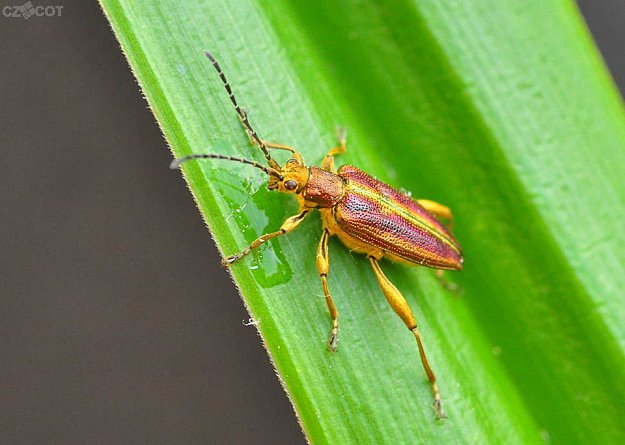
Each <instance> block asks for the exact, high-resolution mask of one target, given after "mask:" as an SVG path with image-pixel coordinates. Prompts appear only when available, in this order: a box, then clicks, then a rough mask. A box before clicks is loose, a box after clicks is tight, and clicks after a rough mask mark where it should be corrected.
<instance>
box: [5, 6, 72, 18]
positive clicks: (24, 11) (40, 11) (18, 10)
mask: <svg viewBox="0 0 625 445" xmlns="http://www.w3.org/2000/svg"><path fill="white" fill-rule="evenodd" d="M62 11H63V6H34V5H33V2H26V3H24V4H23V5H21V6H5V7H4V8H2V15H3V16H5V17H23V18H24V20H26V19H29V18H31V17H61V13H62Z"/></svg>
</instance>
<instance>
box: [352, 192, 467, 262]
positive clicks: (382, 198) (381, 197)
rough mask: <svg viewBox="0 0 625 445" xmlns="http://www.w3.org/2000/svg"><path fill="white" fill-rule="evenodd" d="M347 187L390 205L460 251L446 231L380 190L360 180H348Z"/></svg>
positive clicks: (456, 250)
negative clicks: (355, 181)
mask: <svg viewBox="0 0 625 445" xmlns="http://www.w3.org/2000/svg"><path fill="white" fill-rule="evenodd" d="M349 187H350V188H351V189H353V191H354V192H358V193H361V194H362V195H364V196H365V197H366V198H369V199H370V200H372V201H378V200H379V201H382V202H384V203H385V204H387V205H388V206H389V207H391V208H392V209H393V210H395V211H397V212H398V213H400V214H401V215H402V216H404V217H405V218H406V219H407V220H409V221H411V222H413V223H414V224H415V225H416V226H417V227H419V228H421V229H423V230H425V231H426V232H428V233H429V234H430V235H432V236H433V237H435V238H437V239H440V240H441V241H443V242H444V243H445V244H447V245H448V246H449V247H451V248H452V249H453V250H454V251H455V252H457V253H460V249H459V248H458V246H457V245H456V243H454V242H453V241H452V240H451V239H450V238H449V237H448V236H447V234H446V233H444V232H441V231H440V230H439V229H438V227H436V226H434V225H432V223H430V222H429V221H427V220H424V219H421V218H419V216H418V215H415V214H414V213H412V212H411V211H410V210H409V209H406V208H405V207H404V206H402V205H401V204H400V203H398V202H396V201H393V200H391V199H388V198H387V197H386V196H385V195H384V194H382V193H380V192H378V191H376V190H373V189H372V188H370V187H367V186H366V185H365V184H362V183H360V182H358V183H354V182H353V181H350V182H349Z"/></svg>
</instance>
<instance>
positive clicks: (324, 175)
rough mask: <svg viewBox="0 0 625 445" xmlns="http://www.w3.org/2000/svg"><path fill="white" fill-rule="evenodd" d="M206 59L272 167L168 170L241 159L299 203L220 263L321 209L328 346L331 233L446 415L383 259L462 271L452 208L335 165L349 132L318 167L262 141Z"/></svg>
mask: <svg viewBox="0 0 625 445" xmlns="http://www.w3.org/2000/svg"><path fill="white" fill-rule="evenodd" d="M206 56H207V57H208V58H209V59H210V61H211V63H212V65H213V67H214V68H215V70H216V71H217V74H218V75H219V77H220V78H221V81H222V83H223V85H224V87H225V89H226V91H227V92H228V95H229V97H230V100H231V101H232V104H233V105H234V108H235V110H236V112H237V114H238V115H239V118H240V120H241V122H242V124H243V126H244V128H245V130H246V132H247V134H248V136H249V138H250V140H251V142H252V143H253V144H254V145H256V146H258V147H259V148H260V149H261V150H262V152H263V154H264V156H265V159H266V161H267V166H264V165H261V164H259V163H257V162H255V161H251V160H248V159H242V158H237V157H233V156H227V155H220V154H191V155H188V156H185V157H182V158H179V159H176V160H174V161H173V162H172V164H171V166H170V167H171V168H174V169H175V168H178V167H179V166H180V164H182V163H183V162H187V161H189V160H192V159H223V160H230V161H236V162H241V163H244V164H248V165H251V166H254V167H256V168H258V169H261V170H263V171H264V172H265V173H266V174H267V175H268V176H269V184H268V187H269V189H270V190H277V191H279V192H283V193H290V194H293V195H295V197H296V198H297V201H298V203H299V212H298V213H297V214H296V215H294V216H291V217H290V218H287V219H286V221H284V223H283V224H282V226H281V227H280V229H279V230H278V231H276V232H272V233H268V234H266V235H262V236H261V237H259V238H257V239H256V240H255V241H253V242H252V243H251V244H250V245H249V246H248V247H247V248H246V249H244V250H243V251H241V252H239V253H237V254H235V255H232V256H229V257H227V258H225V259H224V260H223V264H224V265H227V266H228V265H231V264H233V263H235V262H236V261H238V260H239V259H241V258H243V257H244V256H245V255H247V254H249V253H250V252H251V251H252V250H253V249H256V248H257V247H259V246H261V245H262V244H263V243H265V242H267V240H270V239H272V238H275V237H277V236H281V235H284V234H286V233H289V232H292V231H293V230H295V229H296V228H297V226H298V225H299V224H300V223H301V222H302V221H303V220H304V218H305V217H306V216H307V215H308V214H309V213H310V212H311V211H312V210H313V209H318V210H319V212H320V214H321V220H322V224H323V232H322V234H321V241H320V242H319V246H318V249H317V268H318V270H319V276H320V279H321V285H322V287H323V293H324V295H325V301H326V303H327V306H328V309H329V312H330V318H331V322H332V327H331V330H330V335H329V338H328V349H329V350H330V351H336V350H337V345H338V334H339V323H338V310H337V308H336V306H335V305H334V302H333V301H332V297H331V295H330V290H329V288H328V281H327V277H328V274H329V272H330V267H329V257H328V238H329V237H331V236H334V235H336V236H337V237H338V238H339V239H340V241H341V242H342V243H343V244H344V245H345V246H347V247H348V248H349V249H350V250H352V251H354V252H357V253H361V254H364V255H366V256H367V258H368V259H369V262H370V263H371V267H372V268H373V272H374V275H375V277H376V279H377V281H378V283H379V285H380V287H381V289H382V293H383V294H384V296H385V297H386V300H387V301H388V303H389V304H390V306H391V307H392V308H393V310H394V311H395V312H396V313H397V315H399V317H400V318H401V319H402V320H403V322H404V323H405V325H406V327H407V328H408V329H409V330H410V331H411V332H412V333H413V334H414V337H415V339H416V342H417V346H418V349H419V355H420V357H421V363H422V365H423V368H424V370H425V373H426V374H427V377H428V380H429V382H430V385H431V388H432V392H433V395H434V402H433V405H432V406H433V408H434V410H435V412H436V416H437V418H444V417H446V414H445V410H444V409H443V404H442V401H441V396H440V392H439V389H438V385H437V384H436V375H435V374H434V372H433V371H432V368H431V367H430V364H429V362H428V359H427V356H426V354H425V350H424V347H423V342H422V340H421V335H420V334H419V330H418V329H417V322H416V320H415V317H414V315H413V313H412V310H411V309H410V307H409V306H408V303H407V302H406V300H405V299H404V297H403V296H402V294H401V293H400V292H399V290H398V289H397V288H396V287H395V286H394V285H393V284H392V283H391V282H390V281H389V279H388V278H387V277H386V275H384V272H382V269H381V268H380V264H379V262H380V260H381V259H382V258H386V259H388V260H391V261H394V262H400V263H405V264H410V265H422V266H427V267H431V268H434V269H437V274H439V273H441V272H442V270H444V269H449V270H460V269H462V263H463V254H462V249H461V247H460V244H459V243H458V242H457V241H456V239H455V238H454V237H453V235H452V234H451V231H450V230H449V228H448V226H446V225H445V224H443V223H442V222H441V221H439V219H440V220H445V221H447V222H448V223H449V224H451V221H452V214H451V210H450V209H449V208H448V207H446V206H444V205H442V204H438V203H436V202H434V201H429V200H413V199H412V198H410V197H409V196H407V195H406V194H404V193H402V192H400V191H398V190H396V189H394V188H393V187H391V186H389V185H387V184H385V183H383V182H381V181H378V180H377V179H375V178H373V177H372V176H370V175H368V174H367V173H365V172H363V171H361V170H359V169H357V168H356V167H353V166H351V165H343V166H342V167H340V168H339V169H338V170H335V168H334V156H335V155H337V154H340V153H344V152H345V151H346V137H345V136H346V134H345V131H344V130H343V131H340V132H339V135H338V136H339V137H338V139H339V141H338V145H337V146H336V147H334V148H332V149H331V150H330V151H329V152H328V154H327V155H326V156H325V158H324V159H323V161H322V163H321V165H320V166H319V167H316V166H307V165H306V164H305V163H304V160H303V158H302V155H301V154H300V153H298V152H297V151H296V150H295V149H294V148H292V147H290V146H288V145H283V144H275V143H271V142H267V141H265V140H263V139H260V138H259V136H258V134H257V133H256V131H255V130H254V129H253V127H252V126H251V124H250V122H249V120H248V117H247V113H246V112H245V111H243V110H242V109H241V108H240V107H239V104H238V103H237V100H236V98H235V96H234V94H233V92H232V89H231V87H230V84H229V83H228V81H227V79H226V76H225V75H224V73H223V71H222V70H221V67H220V66H219V63H218V62H217V60H215V58H214V57H213V55H212V54H211V53H209V52H206ZM269 149H278V150H286V151H288V152H290V153H291V156H292V158H291V159H290V160H289V161H287V162H286V163H285V164H284V165H283V166H280V165H279V164H278V162H277V161H275V160H274V159H273V158H272V157H271V155H270V154H269ZM439 276H440V275H439Z"/></svg>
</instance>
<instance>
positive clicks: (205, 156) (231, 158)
mask: <svg viewBox="0 0 625 445" xmlns="http://www.w3.org/2000/svg"><path fill="white" fill-rule="evenodd" d="M192 159H223V160H225V161H236V162H241V163H243V164H247V165H251V166H252V167H256V168H259V169H261V170H262V171H264V172H265V173H267V174H268V175H269V176H275V177H276V178H278V179H279V180H280V181H282V180H283V179H284V177H283V176H282V175H281V174H280V173H279V172H278V171H277V170H276V169H275V168H271V167H265V166H264V165H260V164H259V163H258V162H254V161H250V160H249V159H243V158H235V157H234V156H227V155H219V154H193V155H187V156H183V157H182V158H178V159H174V160H173V161H171V164H169V168H170V169H172V170H176V169H177V168H178V167H180V165H181V164H183V163H185V162H187V161H190V160H192Z"/></svg>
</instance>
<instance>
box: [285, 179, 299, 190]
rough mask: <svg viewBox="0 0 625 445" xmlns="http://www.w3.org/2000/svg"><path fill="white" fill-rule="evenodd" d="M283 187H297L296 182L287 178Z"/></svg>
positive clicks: (291, 188)
mask: <svg viewBox="0 0 625 445" xmlns="http://www.w3.org/2000/svg"><path fill="white" fill-rule="evenodd" d="M284 188H285V189H287V190H295V189H296V188H297V182H295V181H293V180H292V179H289V180H288V181H285V182H284Z"/></svg>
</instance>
